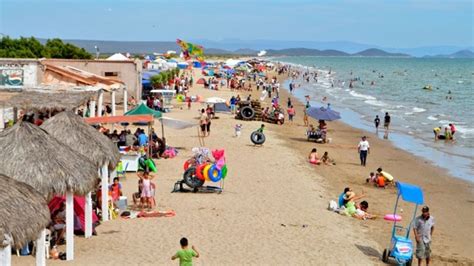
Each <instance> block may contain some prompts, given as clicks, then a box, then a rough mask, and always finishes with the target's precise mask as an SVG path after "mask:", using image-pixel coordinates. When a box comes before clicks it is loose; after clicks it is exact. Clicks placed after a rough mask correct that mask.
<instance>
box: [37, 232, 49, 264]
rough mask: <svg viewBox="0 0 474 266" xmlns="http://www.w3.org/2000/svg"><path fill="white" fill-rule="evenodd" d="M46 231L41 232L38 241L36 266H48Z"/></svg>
mask: <svg viewBox="0 0 474 266" xmlns="http://www.w3.org/2000/svg"><path fill="white" fill-rule="evenodd" d="M46 252H49V250H46V229H43V230H41V232H40V233H39V236H38V239H36V266H45V265H46Z"/></svg>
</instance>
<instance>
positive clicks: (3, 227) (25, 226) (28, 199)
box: [0, 174, 51, 249]
mask: <svg viewBox="0 0 474 266" xmlns="http://www.w3.org/2000/svg"><path fill="white" fill-rule="evenodd" d="M0 217H2V219H0V249H3V248H5V247H6V246H7V245H6V243H8V242H9V241H6V237H5V235H9V236H11V238H12V242H11V245H12V246H13V247H14V248H17V249H19V248H21V247H23V246H24V245H25V244H26V243H28V242H30V241H33V240H36V239H37V238H38V234H39V233H40V231H41V230H43V229H44V228H46V227H47V226H48V224H49V222H50V221H51V219H50V215H49V209H48V204H47V203H46V200H45V199H44V197H43V196H42V195H41V194H40V193H39V192H38V191H36V190H35V189H34V188H32V187H31V186H29V185H27V184H25V183H23V182H19V181H16V180H14V179H13V178H9V177H7V176H5V175H2V174H0Z"/></svg>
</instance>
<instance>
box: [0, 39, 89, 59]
mask: <svg viewBox="0 0 474 266" xmlns="http://www.w3.org/2000/svg"><path fill="white" fill-rule="evenodd" d="M0 57H11V58H41V57H46V58H65V59H91V58H92V55H91V54H90V53H88V52H87V51H86V50H84V48H79V47H77V46H75V45H72V44H69V43H64V42H63V41H62V40H61V39H51V40H48V41H47V42H46V44H45V45H42V44H41V43H40V42H39V41H38V40H37V39H36V38H34V37H30V38H25V37H20V38H19V39H11V38H10V37H8V36H5V37H3V38H2V39H1V40H0Z"/></svg>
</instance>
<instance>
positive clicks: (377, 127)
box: [374, 115, 380, 133]
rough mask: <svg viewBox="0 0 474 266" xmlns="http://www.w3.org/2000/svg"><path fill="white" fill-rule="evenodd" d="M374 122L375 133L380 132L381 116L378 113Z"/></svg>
mask: <svg viewBox="0 0 474 266" xmlns="http://www.w3.org/2000/svg"><path fill="white" fill-rule="evenodd" d="M374 123H375V133H379V125H380V118H379V116H378V115H376V116H375V119H374Z"/></svg>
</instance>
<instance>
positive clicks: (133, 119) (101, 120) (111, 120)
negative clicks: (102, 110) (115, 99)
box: [85, 115, 153, 124]
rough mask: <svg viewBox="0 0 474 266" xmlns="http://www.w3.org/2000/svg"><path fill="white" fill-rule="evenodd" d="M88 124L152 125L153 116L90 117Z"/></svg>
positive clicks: (87, 119)
mask: <svg viewBox="0 0 474 266" xmlns="http://www.w3.org/2000/svg"><path fill="white" fill-rule="evenodd" d="M85 120H86V123H88V124H116V123H124V122H128V123H140V122H142V123H143V122H145V123H152V122H153V116H152V115H128V116H124V115H121V116H102V117H89V118H86V119H85Z"/></svg>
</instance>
